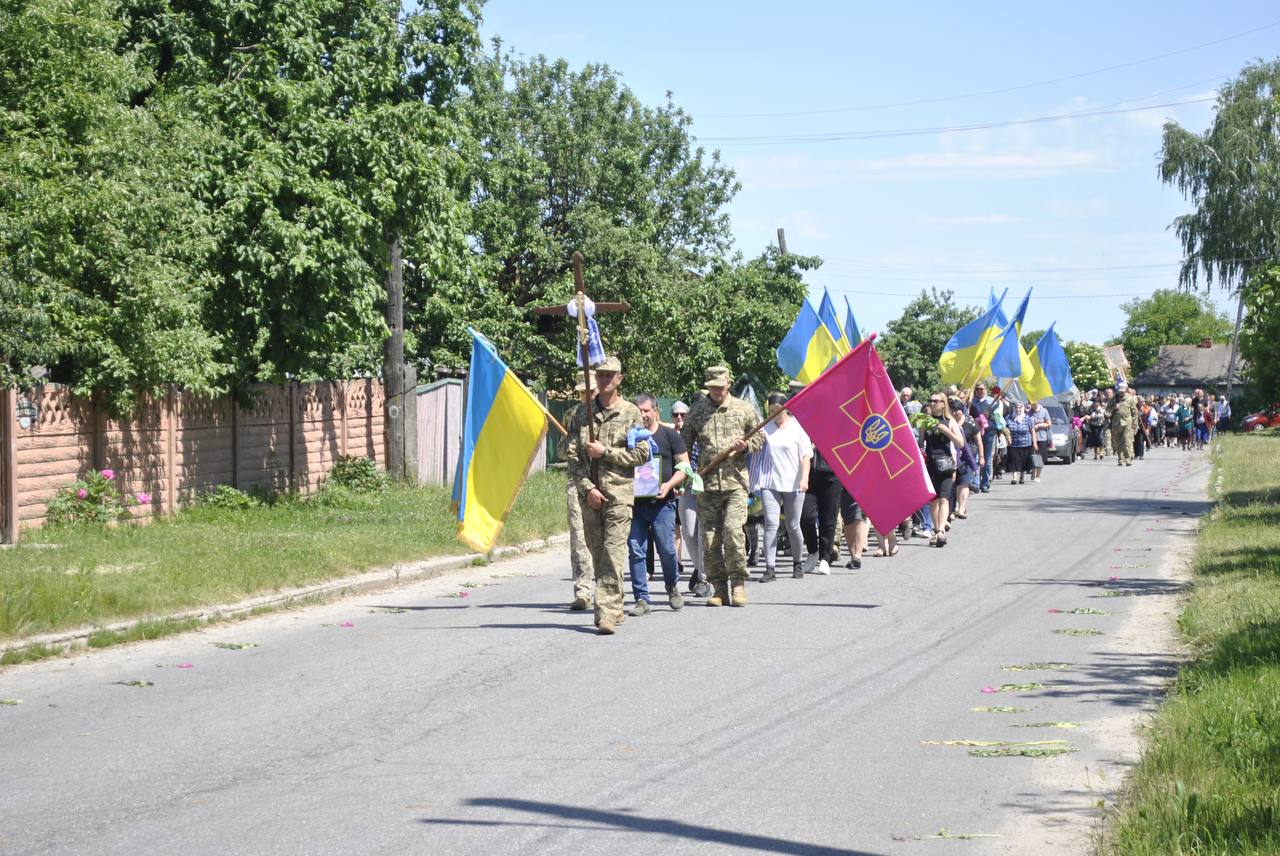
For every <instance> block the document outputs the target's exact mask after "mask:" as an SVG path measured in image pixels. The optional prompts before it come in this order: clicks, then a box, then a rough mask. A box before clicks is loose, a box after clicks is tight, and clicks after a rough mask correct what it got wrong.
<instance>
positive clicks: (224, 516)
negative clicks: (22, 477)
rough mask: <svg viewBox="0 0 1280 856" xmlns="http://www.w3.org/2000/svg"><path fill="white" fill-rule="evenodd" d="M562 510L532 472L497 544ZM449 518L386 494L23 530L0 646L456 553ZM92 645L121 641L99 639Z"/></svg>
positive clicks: (420, 499) (559, 481)
mask: <svg viewBox="0 0 1280 856" xmlns="http://www.w3.org/2000/svg"><path fill="white" fill-rule="evenodd" d="M564 514H565V512H564V474H563V473H557V472H551V473H539V474H537V475H534V476H532V477H531V478H530V479H529V480H528V482H526V484H525V486H524V489H523V490H522V491H521V493H520V498H519V499H518V500H517V502H516V504H515V506H514V508H512V510H511V514H510V516H509V517H508V520H507V525H506V527H505V528H504V530H503V533H502V538H501V540H500V543H504V544H515V543H520V542H522V541H528V540H531V539H533V538H541V537H546V536H548V535H552V534H554V533H556V532H560V531H563V530H564V528H565V517H564ZM454 522H455V521H454V517H453V516H452V514H451V513H450V511H449V489H448V488H406V487H393V488H391V489H389V490H387V491H386V492H384V493H380V494H353V493H350V492H345V491H344V492H335V493H334V494H331V495H329V496H327V497H326V496H325V495H324V494H323V493H322V494H321V495H320V496H319V497H317V498H315V499H309V500H305V501H302V500H296V499H286V500H284V501H281V502H277V503H276V504H274V505H270V506H266V507H261V508H253V509H247V510H223V509H211V508H199V507H197V508H192V509H189V510H187V511H184V512H182V513H180V514H177V515H174V516H173V517H171V518H168V519H165V520H158V521H156V522H155V523H152V524H149V525H146V526H122V527H119V528H115V529H106V530H101V529H65V528H64V529H45V530H39V531H35V532H27V533H24V534H23V540H22V541H21V542H19V544H18V545H17V546H16V547H14V548H13V549H10V550H3V551H0V639H14V638H20V637H24V636H31V635H35V634H39V633H47V632H52V631H56V630H63V629H67V628H71V627H79V626H83V625H98V624H106V623H110V622H114V621H121V620H125V619H131V618H140V617H145V616H163V615H165V614H168V613H172V612H176V611H180V610H185V609H192V608H196V607H201V606H209V605H214V604H218V603H227V602H232V601H236V600H240V599H242V598H245V597H249V596H252V595H257V594H264V593H268V592H271V591H277V590H280V589H283V588H290V587H293V586H301V585H307V584H310V583H316V582H321V581H324V580H328V579H333V578H336V577H340V576H345V575H348V574H352V573H358V572H360V571H365V570H369V569H371V568H376V567H382V566H386V565H391V564H395V563H396V562H407V561H417V560H420V559H425V558H429V557H432V556H447V555H460V554H463V553H466V552H468V550H467V548H466V547H465V546H464V545H463V544H461V543H460V542H459V541H458V540H457V539H456V538H455V537H454ZM172 623H173V622H164V621H157V622H147V623H146V624H145V625H139V627H144V628H149V629H144V630H139V631H138V632H140V633H143V634H144V635H142V636H137V637H136V638H152V637H149V636H146V635H145V633H147V632H151V633H152V635H153V636H155V635H167V634H169V633H174V632H178V631H179V630H180V629H182V628H174V627H170V626H169V625H170V624H172ZM153 624H154V625H155V626H154V627H151V625H153ZM116 636H120V637H121V638H114V637H116ZM109 637H110V638H109ZM94 638H95V639H97V640H98V641H97V643H96V644H113V643H114V642H121V641H129V639H128V638H125V637H124V636H122V635H121V634H107V633H105V632H104V633H102V634H96V635H95V637H94ZM129 638H134V637H133V635H132V633H131V634H129ZM91 644H95V643H93V642H92V641H91ZM55 653H56V652H55ZM23 659H31V658H30V657H24V658H23Z"/></svg>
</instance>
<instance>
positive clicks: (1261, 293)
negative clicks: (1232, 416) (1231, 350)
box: [1240, 263, 1280, 405]
mask: <svg viewBox="0 0 1280 856" xmlns="http://www.w3.org/2000/svg"><path fill="white" fill-rule="evenodd" d="M1245 308H1246V309H1247V310H1248V315H1247V316H1246V319H1247V320H1246V322H1245V325H1244V327H1243V328H1242V329H1241V331H1240V353H1241V355H1242V356H1243V357H1244V359H1245V360H1246V361H1247V363H1248V371H1247V376H1248V395H1249V398H1250V399H1252V400H1253V401H1256V402H1258V403H1260V404H1264V405H1265V404H1272V403H1274V402H1275V401H1277V400H1280V263H1276V264H1269V265H1263V266H1259V267H1255V268H1254V270H1253V274H1252V276H1251V277H1250V283H1249V287H1248V289H1247V290H1246V291H1245Z"/></svg>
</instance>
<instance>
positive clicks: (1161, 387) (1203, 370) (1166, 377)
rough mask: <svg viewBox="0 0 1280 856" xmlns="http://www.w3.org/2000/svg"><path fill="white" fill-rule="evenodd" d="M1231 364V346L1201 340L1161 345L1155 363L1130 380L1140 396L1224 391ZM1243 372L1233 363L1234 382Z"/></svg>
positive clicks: (1238, 362)
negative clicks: (1192, 343)
mask: <svg viewBox="0 0 1280 856" xmlns="http://www.w3.org/2000/svg"><path fill="white" fill-rule="evenodd" d="M1230 362H1231V344H1230V343H1227V344H1214V342H1213V340H1211V339H1204V340H1203V341H1201V342H1200V344H1198V345H1162V346H1161V347H1160V354H1159V355H1158V356H1157V357H1156V361H1155V362H1154V363H1152V364H1151V365H1150V366H1149V367H1148V368H1147V369H1146V370H1145V371H1143V372H1142V373H1141V374H1140V375H1138V376H1137V377H1135V378H1134V379H1133V385H1134V386H1135V387H1136V388H1137V389H1138V391H1139V392H1143V393H1148V392H1150V393H1168V392H1175V393H1179V394H1182V393H1187V394H1188V395H1189V394H1190V393H1191V392H1192V390H1195V389H1203V390H1206V391H1210V390H1213V391H1219V392H1221V391H1224V390H1225V389H1226V386H1227V367H1228V365H1229V364H1230ZM1242 372H1243V368H1242V365H1241V363H1240V361H1239V358H1237V360H1236V381H1237V382H1239V380H1240V375H1241V374H1242Z"/></svg>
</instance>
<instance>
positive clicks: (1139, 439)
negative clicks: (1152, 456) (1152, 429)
mask: <svg viewBox="0 0 1280 856" xmlns="http://www.w3.org/2000/svg"><path fill="white" fill-rule="evenodd" d="M1146 450H1147V435H1146V433H1145V432H1144V431H1143V430H1142V429H1141V428H1139V429H1138V430H1137V431H1136V432H1134V435H1133V456H1134V457H1135V458H1141V457H1142V453H1143V452H1145V451H1146Z"/></svg>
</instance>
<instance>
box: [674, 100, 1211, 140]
mask: <svg viewBox="0 0 1280 856" xmlns="http://www.w3.org/2000/svg"><path fill="white" fill-rule="evenodd" d="M1214 100H1216V99H1215V98H1190V99H1187V100H1186V101H1166V102H1164V103H1163V104H1150V105H1147V106H1145V107H1125V108H1120V109H1114V110H1106V109H1097V110H1077V111H1074V112H1071V113H1058V114H1054V115H1051V116H1036V117H1033V118H1030V119H1010V120H1006V121H1001V122H979V123H975V124H971V125H938V126H934V127H928V128H895V129H886V130H879V131H833V132H829V133H821V134H773V135H769V134H760V135H755V136H736V137H701V138H699V142H703V143H720V144H724V145H733V146H758V145H772V144H774V143H830V142H840V141H846V140H880V139H886V138H890V137H914V136H921V135H925V134H950V133H958V132H961V131H985V130H989V129H991V128H1009V127H1015V126H1018V125H1037V124H1043V123H1046V122H1061V121H1065V120H1069V119H1088V118H1092V117H1094V116H1114V115H1116V114H1119V113H1140V112H1142V111H1144V110H1159V109H1161V108H1163V107H1181V106H1183V105H1186V104H1203V103H1205V102H1208V101H1214Z"/></svg>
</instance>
